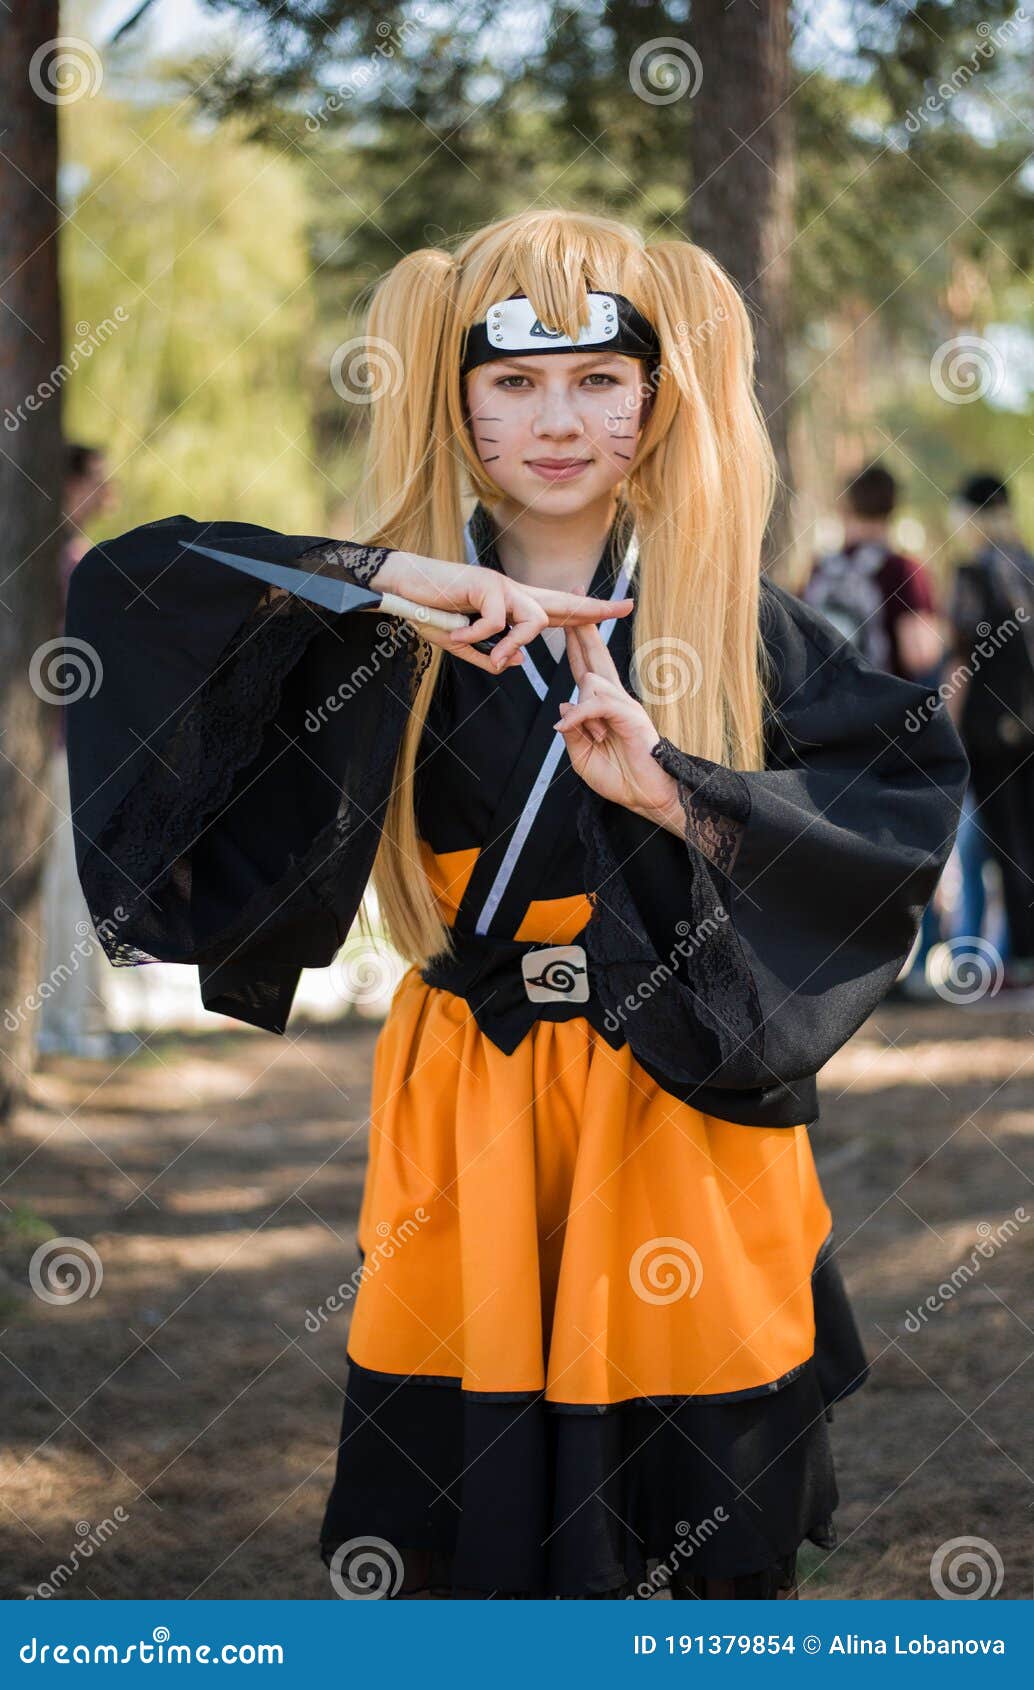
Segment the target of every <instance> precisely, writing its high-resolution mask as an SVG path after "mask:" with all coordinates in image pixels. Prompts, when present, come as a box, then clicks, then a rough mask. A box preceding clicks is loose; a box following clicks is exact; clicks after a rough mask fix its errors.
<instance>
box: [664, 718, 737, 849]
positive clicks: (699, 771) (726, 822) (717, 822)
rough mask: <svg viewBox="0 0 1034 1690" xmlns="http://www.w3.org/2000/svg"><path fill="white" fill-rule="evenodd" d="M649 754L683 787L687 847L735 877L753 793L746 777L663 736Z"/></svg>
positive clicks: (681, 794)
mask: <svg viewBox="0 0 1034 1690" xmlns="http://www.w3.org/2000/svg"><path fill="white" fill-rule="evenodd" d="M650 754H651V756H652V757H654V758H655V759H656V761H657V762H658V763H659V764H660V765H661V768H662V769H665V770H666V771H667V773H668V774H669V775H671V776H672V778H673V779H674V780H676V781H677V782H678V788H679V798H680V799H681V802H682V808H683V810H684V811H685V813H686V839H687V841H688V843H690V844H692V845H695V846H696V848H697V850H698V851H699V852H700V853H701V854H702V855H703V856H705V857H706V858H707V860H708V862H710V863H713V864H714V866H715V868H717V869H720V870H721V872H722V873H723V874H731V873H732V870H733V867H734V866H735V863H736V858H737V857H738V855H739V850H740V846H741V844H742V843H743V835H744V832H745V830H746V826H747V822H748V820H749V819H750V791H749V789H748V787H747V783H746V781H745V780H744V779H743V777H742V775H739V774H737V773H736V770H735V769H727V768H726V767H725V765H724V764H722V763H712V762H711V761H710V759H709V758H707V757H695V756H693V755H692V754H691V753H690V752H688V751H680V750H679V747H678V746H677V745H673V744H672V742H671V740H670V739H664V738H663V737H662V738H661V739H659V740H658V741H657V744H656V745H655V746H654V747H653V749H652V751H651V753H650Z"/></svg>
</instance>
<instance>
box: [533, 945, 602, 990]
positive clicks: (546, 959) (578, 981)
mask: <svg viewBox="0 0 1034 1690" xmlns="http://www.w3.org/2000/svg"><path fill="white" fill-rule="evenodd" d="M587 960H588V959H587V958H586V955H585V951H584V950H583V949H582V946H581V945H548V946H546V947H545V949H543V950H539V951H527V952H526V953H525V955H524V956H522V957H521V973H522V974H523V975H524V990H525V991H526V992H527V994H528V997H529V999H530V1001H531V1002H532V1003H588V1001H589V970H588V967H587Z"/></svg>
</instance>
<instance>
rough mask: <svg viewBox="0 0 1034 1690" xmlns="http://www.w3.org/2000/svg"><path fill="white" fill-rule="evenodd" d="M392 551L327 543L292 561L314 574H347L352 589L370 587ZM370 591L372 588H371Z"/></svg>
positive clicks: (349, 541) (344, 543)
mask: <svg viewBox="0 0 1034 1690" xmlns="http://www.w3.org/2000/svg"><path fill="white" fill-rule="evenodd" d="M393 550H395V548H394V547H392V546H362V545H359V544H357V543H355V542H354V541H352V540H327V541H324V542H323V543H322V544H321V545H318V546H313V547H311V549H310V550H309V551H307V552H302V553H301V556H300V557H298V558H296V559H295V562H296V563H305V564H307V565H308V566H309V569H310V570H311V571H313V572H314V573H316V574H317V575H330V574H337V575H346V576H347V577H348V579H349V580H350V581H351V582H352V584H353V585H354V586H356V587H370V582H371V580H372V578H373V577H374V576H375V575H376V573H377V571H378V569H380V567H381V565H382V564H383V562H384V560H385V558H388V557H390V556H391V554H392V551H393ZM370 590H371V592H372V591H374V590H375V589H374V588H372V587H371V588H370Z"/></svg>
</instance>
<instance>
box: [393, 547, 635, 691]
mask: <svg viewBox="0 0 1034 1690" xmlns="http://www.w3.org/2000/svg"><path fill="white" fill-rule="evenodd" d="M367 585H368V586H369V587H371V588H372V589H373V590H374V592H379V593H397V594H398V595H399V596H400V597H401V598H406V599H412V600H413V601H414V602H415V603H417V604H424V605H427V606H429V607H431V608H433V609H435V610H457V611H463V612H466V613H467V614H468V615H469V616H471V617H472V621H471V622H470V623H469V624H468V625H467V627H465V628H453V629H451V630H448V631H447V630H445V629H443V628H432V627H429V626H427V625H425V624H423V623H422V624H421V626H420V632H421V634H422V635H423V638H424V639H425V640H427V641H429V642H430V644H431V645H436V646H440V647H441V648H442V650H443V651H451V652H452V653H453V654H454V655H455V656H456V657H460V658H462V659H463V660H464V662H466V663H473V664H475V665H476V667H477V668H479V669H487V670H489V671H490V673H492V674H498V673H499V672H500V671H501V670H503V669H509V668H512V667H515V666H517V665H520V664H521V663H523V662H524V650H523V648H524V647H525V646H526V645H527V644H528V643H529V641H531V640H533V639H535V638H536V636H537V635H538V634H541V632H542V630H543V628H565V627H569V626H576V627H577V626H583V625H584V624H586V623H594V624H595V623H599V622H605V621H606V620H607V619H608V618H609V617H611V616H627V615H628V613H629V611H630V610H631V609H632V606H633V602H634V601H633V600H632V599H595V598H587V597H583V596H582V595H581V594H580V593H561V592H557V591H555V590H554V589H553V588H550V587H529V586H528V585H527V584H526V583H525V582H523V581H513V580H511V579H510V577H509V576H508V575H504V574H503V573H502V572H501V570H498V569H484V568H482V567H481V565H480V564H473V563H446V562H444V561H443V560H442V559H440V558H430V557H421V556H420V555H419V554H418V553H416V552H392V553H391V554H390V556H388V557H386V558H385V560H384V562H383V563H382V564H381V567H380V568H379V569H378V571H377V573H376V574H375V575H373V576H371V578H370V579H369V581H368V582H367ZM504 628H505V629H508V632H507V633H506V634H505V635H504V637H503V638H502V639H501V640H499V642H498V643H497V644H496V645H495V646H494V647H493V648H492V651H491V653H486V652H482V651H475V650H474V642H475V641H476V640H484V639H487V638H489V637H490V636H491V635H492V634H498V633H500V632H502V630H503V629H504Z"/></svg>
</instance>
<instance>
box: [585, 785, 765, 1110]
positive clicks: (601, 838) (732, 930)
mask: <svg viewBox="0 0 1034 1690" xmlns="http://www.w3.org/2000/svg"><path fill="white" fill-rule="evenodd" d="M578 831H579V836H580V838H581V841H582V845H583V847H584V850H585V859H584V863H585V884H586V886H587V887H589V888H591V889H592V892H591V897H592V904H593V914H592V917H591V918H590V920H589V922H588V924H587V926H586V927H585V928H583V930H582V939H583V942H584V944H585V948H586V952H587V954H588V956H589V959H590V962H591V963H592V966H593V970H594V975H595V979H596V985H597V991H598V994H599V997H600V1000H601V1002H602V1003H603V1005H604V1008H605V1010H606V1011H607V1014H608V1018H609V1019H610V1020H611V1021H612V1022H613V1023H614V1024H615V1025H616V1026H619V1027H620V1028H621V1030H622V1032H623V1034H624V1037H625V1040H626V1042H627V1044H628V1045H629V1046H630V1047H631V1049H632V1051H633V1052H634V1053H635V1054H636V1055H637V1056H640V1057H641V1058H642V1059H643V1060H645V1061H646V1062H647V1063H652V1064H653V1065H654V1066H655V1067H656V1068H658V1069H659V1070H660V1071H661V1072H663V1073H666V1074H669V1075H670V1076H671V1077H672V1078H673V1079H674V1080H676V1081H678V1082H679V1083H680V1084H689V1085H701V1086H706V1085H713V1084H719V1085H722V1084H724V1085H731V1084H735V1085H742V1086H748V1087H751V1086H752V1087H756V1086H759V1085H763V1084H766V1083H768V1082H769V1080H770V1079H771V1078H772V1076H769V1075H767V1074H764V1073H763V1072H762V1064H763V1054H764V1043H765V1028H764V1018H763V1016H762V1013H761V1005H760V1001H759V999H758V993H757V987H756V985H755V983H754V977H753V975H752V973H751V971H750V968H749V966H748V964H747V961H746V959H745V957H744V955H743V950H742V947H741V945H740V941H739V936H738V934H737V932H736V925H735V922H734V921H733V919H732V917H731V915H730V914H729V910H728V902H727V899H728V893H727V890H726V888H725V886H724V883H723V882H721V881H720V880H719V878H718V875H717V874H716V873H715V872H714V871H713V870H712V868H711V866H710V863H709V860H708V859H707V858H706V857H705V856H704V855H703V853H698V852H697V851H696V849H695V844H694V842H693V841H692V840H690V841H689V842H688V844H687V855H686V865H685V866H686V878H685V881H684V882H682V883H680V884H679V886H678V887H677V888H673V892H672V898H673V904H675V903H677V907H678V909H679V910H680V911H684V912H685V915H684V916H683V918H682V919H681V920H680V921H679V922H678V924H677V929H675V930H676V931H677V932H678V933H679V934H680V941H679V942H680V943H681V945H682V947H683V950H682V951H681V952H680V953H679V954H678V955H674V954H672V955H669V956H667V957H660V956H658V954H657V951H656V950H655V948H654V946H653V944H652V942H651V940H650V937H649V935H648V933H647V932H646V929H645V927H644V924H643V920H642V917H641V916H640V914H639V911H638V909H637V907H636V903H635V900H634V898H633V895H632V892H631V889H630V887H629V885H628V881H627V879H626V878H625V876H624V875H623V873H622V870H621V864H620V862H619V861H618V859H617V856H616V854H615V852H614V849H613V846H612V844H611V841H610V838H609V835H608V832H607V826H606V821H605V815H604V800H603V799H601V798H599V797H598V795H597V794H596V793H594V792H592V791H591V790H587V791H586V793H585V795H584V797H583V799H582V803H581V806H580V808H579V812H578ZM674 926H675V924H673V928H674Z"/></svg>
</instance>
